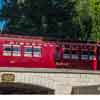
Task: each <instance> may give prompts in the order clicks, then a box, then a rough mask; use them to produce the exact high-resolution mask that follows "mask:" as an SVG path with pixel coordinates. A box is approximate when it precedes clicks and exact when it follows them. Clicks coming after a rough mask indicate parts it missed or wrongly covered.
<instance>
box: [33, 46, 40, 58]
mask: <svg viewBox="0 0 100 100" xmlns="http://www.w3.org/2000/svg"><path fill="white" fill-rule="evenodd" d="M33 56H34V57H41V47H38V46H37V47H34V48H33Z"/></svg>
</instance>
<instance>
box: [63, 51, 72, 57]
mask: <svg viewBox="0 0 100 100" xmlns="http://www.w3.org/2000/svg"><path fill="white" fill-rule="evenodd" d="M70 57H71V54H70V51H68V50H64V54H63V59H70Z"/></svg>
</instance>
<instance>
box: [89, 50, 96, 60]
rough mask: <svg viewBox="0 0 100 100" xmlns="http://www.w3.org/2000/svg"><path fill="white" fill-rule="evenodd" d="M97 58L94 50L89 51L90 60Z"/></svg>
mask: <svg viewBox="0 0 100 100" xmlns="http://www.w3.org/2000/svg"><path fill="white" fill-rule="evenodd" d="M94 58H95V53H94V52H93V51H90V52H89V60H93V59H94Z"/></svg>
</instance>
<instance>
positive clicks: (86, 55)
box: [81, 51, 89, 60]
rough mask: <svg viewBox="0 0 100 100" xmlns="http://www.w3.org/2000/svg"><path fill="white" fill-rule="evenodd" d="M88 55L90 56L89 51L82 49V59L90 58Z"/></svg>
mask: <svg viewBox="0 0 100 100" xmlns="http://www.w3.org/2000/svg"><path fill="white" fill-rule="evenodd" d="M88 56H89V53H88V51H82V54H81V59H82V60H88Z"/></svg>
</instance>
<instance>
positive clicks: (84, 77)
mask: <svg viewBox="0 0 100 100" xmlns="http://www.w3.org/2000/svg"><path fill="white" fill-rule="evenodd" d="M2 74H14V75H15V81H14V82H16V83H27V84H33V85H40V86H44V87H47V88H50V89H54V90H55V94H64V95H66V94H70V93H71V91H72V87H73V86H91V85H100V73H99V72H93V73H90V72H87V73H83V72H81V71H75V72H73V71H70V72H67V71H66V72H63V71H62V72H56V71H55V72H52V71H51V72H48V71H47V72H46V71H45V72H43V71H34V70H33V71H32V70H31V71H24V70H23V72H22V71H16V70H13V71H10V70H9V71H7V70H6V71H5V70H1V71H0V82H2V79H1V78H2Z"/></svg>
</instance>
